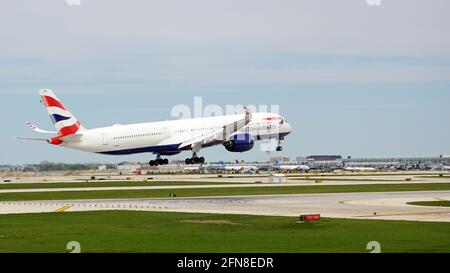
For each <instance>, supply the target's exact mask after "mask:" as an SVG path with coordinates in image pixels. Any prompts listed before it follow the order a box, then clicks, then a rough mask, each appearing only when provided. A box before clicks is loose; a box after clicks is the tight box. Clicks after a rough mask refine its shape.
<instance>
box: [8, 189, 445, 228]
mask: <svg viewBox="0 0 450 273" xmlns="http://www.w3.org/2000/svg"><path fill="white" fill-rule="evenodd" d="M433 200H434V201H436V200H450V191H415V192H376V193H326V194H296V195H258V196H232V197H193V198H158V199H112V200H60V201H17V202H7V201H6V202H0V214H13V213H40V212H71V211H99V210H138V211H166V212H193V213H218V214H250V215H272V216H299V215H301V214H309V213H320V214H321V215H322V216H323V217H332V218H350V219H384V220H411V221H432V222H450V208H449V207H447V208H445V207H425V206H413V205H408V204H406V203H407V202H413V201H433Z"/></svg>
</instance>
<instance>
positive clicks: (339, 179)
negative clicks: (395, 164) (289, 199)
mask: <svg viewBox="0 0 450 273" xmlns="http://www.w3.org/2000/svg"><path fill="white" fill-rule="evenodd" d="M290 180H301V181H311V180H312V181H314V180H321V181H336V182H340V181H341V182H349V181H350V182H401V181H405V180H404V179H375V178H334V177H326V176H311V177H304V178H291V179H290Z"/></svg>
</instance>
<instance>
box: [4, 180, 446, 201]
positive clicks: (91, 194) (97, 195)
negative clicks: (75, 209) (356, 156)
mask: <svg viewBox="0 0 450 273" xmlns="http://www.w3.org/2000/svg"><path fill="white" fill-rule="evenodd" d="M430 190H450V183H430V184H423V183H422V184H414V183H409V184H371V185H312V186H283V187H242V188H200V189H155V190H151V189H150V190H112V191H109V190H108V191H77V192H68V191H67V192H29V193H1V194H0V201H18V200H68V199H107V198H159V197H169V195H170V194H171V193H176V195H177V196H178V197H192V196H232V195H264V194H311V193H341V192H388V191H430Z"/></svg>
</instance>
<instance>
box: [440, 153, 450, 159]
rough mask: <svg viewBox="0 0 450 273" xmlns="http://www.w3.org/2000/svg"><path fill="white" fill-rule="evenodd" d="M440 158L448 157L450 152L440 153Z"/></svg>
mask: <svg viewBox="0 0 450 273" xmlns="http://www.w3.org/2000/svg"><path fill="white" fill-rule="evenodd" d="M439 157H440V158H450V154H441V155H440V156H439Z"/></svg>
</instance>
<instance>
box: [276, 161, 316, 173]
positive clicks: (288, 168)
mask: <svg viewBox="0 0 450 273" xmlns="http://www.w3.org/2000/svg"><path fill="white" fill-rule="evenodd" d="M274 168H275V170H281V171H288V172H291V171H309V170H310V168H309V166H307V165H281V163H280V161H278V160H276V161H275V162H274Z"/></svg>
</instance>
